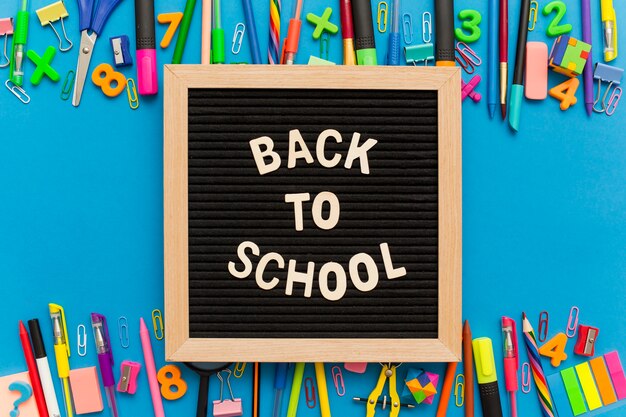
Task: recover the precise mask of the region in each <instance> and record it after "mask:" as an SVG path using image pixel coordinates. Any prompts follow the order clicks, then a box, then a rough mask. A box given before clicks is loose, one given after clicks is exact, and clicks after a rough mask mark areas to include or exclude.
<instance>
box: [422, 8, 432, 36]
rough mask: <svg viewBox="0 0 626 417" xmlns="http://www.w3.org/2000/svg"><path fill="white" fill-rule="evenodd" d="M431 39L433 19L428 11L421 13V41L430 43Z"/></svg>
mask: <svg viewBox="0 0 626 417" xmlns="http://www.w3.org/2000/svg"><path fill="white" fill-rule="evenodd" d="M432 39H433V19H432V16H431V14H430V12H424V13H422V41H424V43H430V41H431V40H432Z"/></svg>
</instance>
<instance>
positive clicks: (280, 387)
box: [272, 363, 289, 417]
mask: <svg viewBox="0 0 626 417" xmlns="http://www.w3.org/2000/svg"><path fill="white" fill-rule="evenodd" d="M288 366H289V364H288V363H277V364H276V374H275V376H274V412H273V413H272V416H273V417H278V416H279V415H280V409H281V403H282V400H283V391H284V390H285V387H286V386H287V367H288Z"/></svg>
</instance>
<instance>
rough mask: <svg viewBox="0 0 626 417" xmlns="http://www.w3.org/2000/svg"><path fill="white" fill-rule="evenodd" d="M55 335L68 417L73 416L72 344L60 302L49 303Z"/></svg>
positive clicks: (56, 353) (57, 358)
mask: <svg viewBox="0 0 626 417" xmlns="http://www.w3.org/2000/svg"><path fill="white" fill-rule="evenodd" d="M48 308H49V310H50V319H51V320H52V334H53V335H54V356H55V358H56V361H57V374H58V376H59V378H60V379H61V384H62V385H63V403H64V404H65V413H66V415H67V417H72V416H73V415H74V414H73V413H74V410H72V396H71V394H70V361H69V357H70V345H69V344H68V343H67V323H66V322H65V310H63V307H61V306H60V305H58V304H48Z"/></svg>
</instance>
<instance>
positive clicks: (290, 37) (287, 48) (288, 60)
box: [281, 0, 304, 65]
mask: <svg viewBox="0 0 626 417" xmlns="http://www.w3.org/2000/svg"><path fill="white" fill-rule="evenodd" d="M303 1H304V0H296V1H294V3H293V6H294V7H293V15H292V18H291V19H290V20H289V28H288V29H287V37H286V38H285V42H284V43H283V52H282V58H281V64H286V65H293V64H294V63H295V60H296V53H297V52H298V43H299V42H300V29H301V28H302V20H300V16H301V15H302V3H303Z"/></svg>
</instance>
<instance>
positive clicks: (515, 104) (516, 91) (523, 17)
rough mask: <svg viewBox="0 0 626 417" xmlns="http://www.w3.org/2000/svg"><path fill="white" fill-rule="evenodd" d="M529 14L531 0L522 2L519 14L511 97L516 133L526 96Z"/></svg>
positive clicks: (511, 114)
mask: <svg viewBox="0 0 626 417" xmlns="http://www.w3.org/2000/svg"><path fill="white" fill-rule="evenodd" d="M529 14H530V0H522V2H521V6H520V14H519V29H518V35H517V49H516V52H515V70H514V71H513V85H512V86H511V96H510V97H509V125H510V126H511V128H512V129H513V130H514V131H516V132H517V131H518V130H519V124H520V111H521V107H522V97H523V96H524V62H525V61H526V39H527V38H528V15H529Z"/></svg>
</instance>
